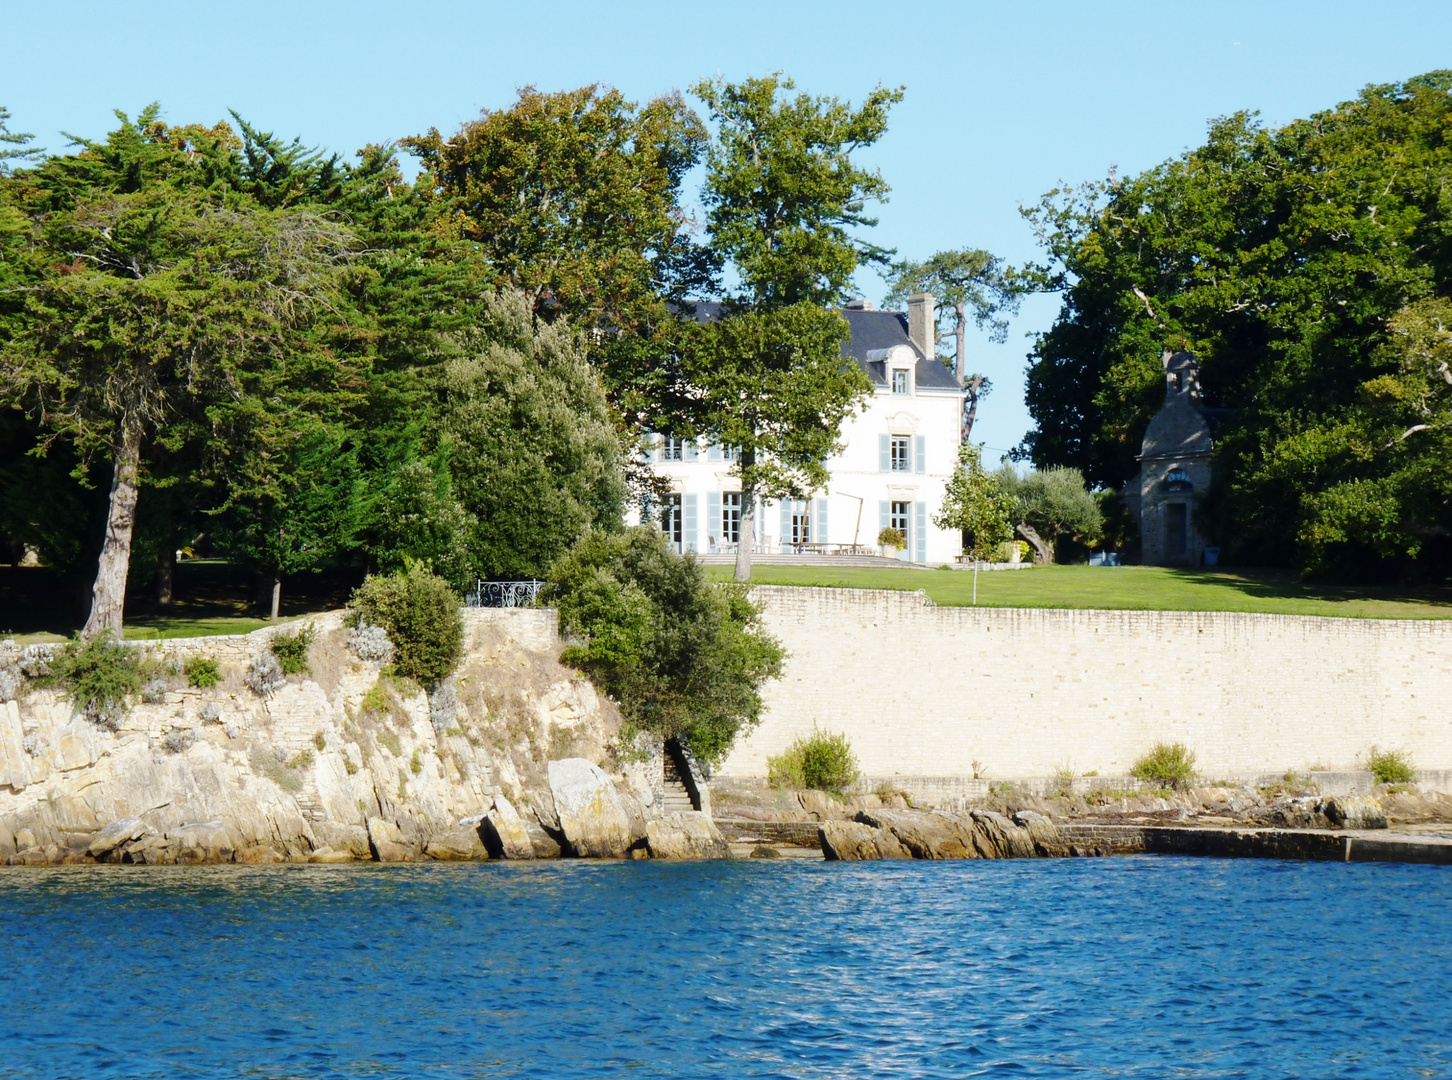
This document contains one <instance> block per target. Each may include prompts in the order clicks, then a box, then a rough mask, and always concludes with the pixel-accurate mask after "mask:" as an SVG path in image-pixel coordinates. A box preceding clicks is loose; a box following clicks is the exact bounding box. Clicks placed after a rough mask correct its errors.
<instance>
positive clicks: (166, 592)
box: [156, 533, 176, 607]
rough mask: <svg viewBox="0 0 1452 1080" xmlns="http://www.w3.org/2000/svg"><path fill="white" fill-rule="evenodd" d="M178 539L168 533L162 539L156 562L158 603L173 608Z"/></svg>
mask: <svg viewBox="0 0 1452 1080" xmlns="http://www.w3.org/2000/svg"><path fill="white" fill-rule="evenodd" d="M175 542H176V537H175V536H173V535H171V534H170V533H168V534H167V535H165V536H163V537H162V538H161V553H160V555H159V556H158V558H157V560H156V602H157V603H158V604H160V605H161V606H162V607H171V602H172V583H173V581H174V580H175V577H176V548H175V547H173V546H172V545H173V544H174V543H175Z"/></svg>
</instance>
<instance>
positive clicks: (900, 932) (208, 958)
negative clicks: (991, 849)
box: [0, 858, 1452, 1080]
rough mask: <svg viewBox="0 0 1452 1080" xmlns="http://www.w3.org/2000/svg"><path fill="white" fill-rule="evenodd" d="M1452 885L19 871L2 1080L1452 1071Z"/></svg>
mask: <svg viewBox="0 0 1452 1080" xmlns="http://www.w3.org/2000/svg"><path fill="white" fill-rule="evenodd" d="M1449 901H1452V874H1449V873H1447V871H1446V870H1445V868H1440V867H1418V866H1394V865H1377V864H1352V865H1349V866H1348V865H1344V864H1318V863H1274V862H1258V861H1252V860H1243V861H1219V860H1190V859H1169V858H1137V859H1097V860H1061V861H1022V862H969V863H940V864H923V863H909V864H887V863H884V864H821V863H802V862H797V861H794V860H780V861H771V862H767V861H763V862H759V863H758V862H732V863H715V864H697V865H666V864H639V863H564V862H562V863H547V864H546V863H542V864H536V865H501V864H486V865H436V866H411V867H377V866H359V867H333V866H309V867H256V868H246V867H187V868H183V867H177V868H128V867H114V868H111V867H94V868H80V867H75V868H70V867H65V868H55V869H35V870H23V869H18V868H17V869H14V870H8V871H5V872H3V873H0V925H3V926H4V927H5V937H4V944H3V945H0V956H3V958H4V961H5V964H4V970H5V973H6V976H7V981H6V985H7V986H8V987H9V988H10V994H9V995H8V997H9V1006H10V1007H9V1009H8V1010H7V1022H6V1024H5V1025H4V1027H3V1028H0V1075H4V1076H6V1077H25V1078H29V1077H53V1076H86V1077H141V1078H151V1077H158V1078H159V1077H207V1078H210V1077H222V1076H226V1077H233V1076H237V1077H249V1078H253V1077H255V1078H258V1080H273V1078H277V1080H282V1078H295V1077H309V1078H312V1077H339V1078H348V1080H355V1078H369V1080H374V1078H390V1080H391V1078H394V1077H429V1078H440V1080H444V1078H449V1080H452V1078H473V1077H490V1078H504V1077H540V1076H549V1077H565V1078H571V1077H616V1076H622V1077H623V1076H628V1077H632V1078H645V1077H684V1076H691V1077H696V1076H710V1077H715V1076H722V1077H783V1078H791V1080H805V1078H826V1077H831V1078H837V1077H854V1078H855V1077H879V1076H880V1077H923V1078H928V1077H965V1076H1014V1075H1022V1076H1033V1077H1059V1076H1064V1077H1145V1078H1148V1077H1155V1078H1159V1077H1236V1076H1246V1077H1252V1076H1253V1077H1262V1076H1269V1077H1282V1076H1284V1077H1299V1076H1305V1077H1318V1078H1321V1077H1326V1078H1330V1077H1353V1076H1354V1077H1358V1078H1362V1077H1404V1076H1437V1075H1449V1074H1452V933H1449V931H1452V904H1449Z"/></svg>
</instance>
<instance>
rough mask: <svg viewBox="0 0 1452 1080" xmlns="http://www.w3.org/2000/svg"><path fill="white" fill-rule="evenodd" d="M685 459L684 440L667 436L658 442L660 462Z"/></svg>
mask: <svg viewBox="0 0 1452 1080" xmlns="http://www.w3.org/2000/svg"><path fill="white" fill-rule="evenodd" d="M685 459H686V441H685V440H684V439H672V438H671V437H670V436H669V435H665V436H662V437H661V440H660V458H659V459H658V460H660V461H684V460H685Z"/></svg>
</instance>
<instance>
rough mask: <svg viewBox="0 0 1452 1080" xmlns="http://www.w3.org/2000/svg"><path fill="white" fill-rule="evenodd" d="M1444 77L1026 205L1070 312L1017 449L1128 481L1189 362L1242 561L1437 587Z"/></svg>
mask: <svg viewBox="0 0 1452 1080" xmlns="http://www.w3.org/2000/svg"><path fill="white" fill-rule="evenodd" d="M1449 91H1452V72H1448V71H1436V72H1431V73H1429V74H1427V75H1423V76H1420V77H1417V78H1413V79H1408V80H1407V81H1406V82H1403V83H1395V84H1385V85H1377V86H1369V87H1367V88H1366V89H1365V90H1364V91H1363V92H1362V93H1361V94H1360V95H1359V96H1358V97H1357V98H1356V99H1355V100H1352V101H1348V102H1344V103H1342V104H1340V105H1337V106H1336V107H1334V108H1331V109H1328V110H1326V111H1324V112H1319V113H1316V114H1314V115H1312V116H1311V117H1309V118H1307V119H1305V120H1297V121H1294V122H1292V123H1290V124H1287V125H1286V126H1284V127H1281V128H1277V129H1267V128H1266V127H1264V126H1263V125H1261V124H1260V123H1259V122H1258V121H1257V120H1256V118H1255V116H1254V115H1253V114H1248V113H1237V114H1235V115H1232V116H1228V117H1224V118H1221V119H1218V120H1216V121H1214V122H1213V123H1212V124H1211V125H1210V128H1209V133H1208V137H1207V139H1206V141H1205V143H1204V145H1202V146H1200V147H1197V148H1195V149H1193V150H1190V151H1187V152H1186V153H1184V154H1182V155H1181V156H1180V157H1178V158H1175V159H1172V160H1169V161H1166V162H1165V163H1163V164H1161V165H1159V166H1156V167H1155V168H1153V169H1149V170H1147V171H1146V172H1144V173H1142V174H1140V175H1138V176H1134V177H1130V178H1119V177H1115V176H1111V177H1110V178H1109V179H1108V180H1106V181H1104V182H1101V183H1097V184H1089V185H1085V186H1083V187H1081V188H1078V189H1074V190H1068V189H1059V190H1056V191H1053V192H1050V193H1049V194H1048V195H1047V196H1045V198H1044V200H1043V201H1042V202H1041V204H1040V205H1039V206H1037V207H1035V208H1033V209H1031V210H1030V211H1028V213H1029V216H1030V218H1031V220H1032V221H1033V222H1034V223H1035V225H1036V227H1037V228H1038V230H1039V233H1040V236H1041V238H1042V240H1043V242H1044V245H1045V247H1046V249H1047V250H1048V252H1049V254H1050V255H1051V256H1052V258H1053V260H1054V262H1055V270H1056V272H1057V274H1058V275H1059V285H1060V286H1061V287H1062V288H1063V290H1064V304H1063V308H1062V310H1061V312H1060V315H1059V318H1058V320H1057V321H1056V322H1055V324H1054V326H1053V327H1052V328H1051V329H1050V330H1049V331H1048V332H1047V333H1046V334H1044V335H1043V336H1042V337H1041V338H1040V339H1039V341H1038V343H1037V345H1036V347H1035V351H1034V354H1033V357H1032V365H1031V367H1030V371H1029V386H1028V403H1029V408H1030V411H1031V413H1032V415H1033V416H1034V419H1035V423H1036V428H1035V430H1034V431H1033V432H1032V433H1031V434H1030V435H1029V437H1028V439H1027V440H1026V442H1025V444H1024V447H1023V451H1024V452H1025V453H1026V454H1027V455H1028V456H1030V457H1031V458H1032V459H1033V460H1034V461H1035V462H1037V463H1039V464H1040V465H1063V466H1072V467H1075V468H1079V469H1082V470H1083V472H1084V474H1085V475H1086V476H1087V477H1089V479H1090V480H1091V481H1092V482H1094V483H1096V484H1101V485H1107V486H1117V485H1119V484H1121V483H1122V482H1124V481H1125V480H1126V479H1128V478H1129V477H1131V476H1132V475H1134V473H1135V470H1136V464H1135V461H1134V456H1135V454H1136V453H1138V451H1139V446H1140V440H1141V438H1142V436H1143V432H1144V428H1145V425H1146V424H1147V423H1148V420H1149V418H1150V417H1151V416H1152V415H1153V413H1154V412H1155V410H1156V409H1157V408H1158V405H1159V400H1160V396H1161V387H1162V384H1163V375H1162V372H1161V370H1160V366H1159V362H1158V357H1159V356H1160V354H1161V353H1162V352H1163V351H1164V350H1165V349H1166V348H1186V349H1191V350H1193V351H1195V352H1196V353H1197V354H1198V355H1199V356H1200V359H1201V381H1202V385H1203V388H1204V401H1205V404H1206V405H1207V406H1209V407H1210V408H1211V409H1212V410H1214V412H1213V413H1212V415H1213V416H1214V417H1215V418H1216V421H1217V426H1216V430H1215V437H1216V444H1217V445H1216V455H1215V459H1214V466H1215V476H1216V480H1215V486H1214V489H1213V491H1212V492H1210V493H1209V496H1208V498H1207V499H1206V500H1205V502H1204V505H1203V507H1202V512H1201V519H1202V523H1203V524H1204V526H1205V527H1206V528H1207V529H1208V530H1209V531H1210V532H1211V534H1212V536H1213V538H1214V539H1215V540H1216V541H1217V542H1219V543H1220V544H1221V545H1222V546H1223V547H1224V548H1225V549H1226V551H1227V555H1228V556H1229V557H1231V558H1233V559H1238V560H1240V561H1255V562H1261V563H1266V562H1269V563H1279V564H1283V565H1296V566H1299V567H1301V568H1303V569H1305V570H1308V571H1312V572H1340V573H1358V574H1363V575H1364V574H1368V573H1380V574H1416V573H1437V574H1440V573H1445V572H1446V571H1447V569H1448V567H1449V566H1452V544H1449V540H1448V537H1449V536H1452V486H1449V480H1452V477H1449V474H1448V470H1447V466H1446V462H1447V461H1448V457H1447V444H1446V442H1445V441H1444V440H1445V427H1444V426H1443V423H1444V421H1443V419H1442V416H1443V414H1442V413H1441V412H1440V409H1441V406H1440V404H1439V403H1440V402H1441V401H1443V400H1445V393H1446V391H1445V387H1446V386H1447V383H1446V382H1445V379H1444V377H1443V375H1442V374H1441V373H1440V372H1439V369H1438V366H1437V365H1438V361H1437V360H1435V359H1433V357H1434V356H1435V355H1436V346H1435V345H1433V344H1432V343H1434V342H1436V341H1438V340H1440V338H1439V335H1440V334H1441V333H1442V330H1441V329H1439V328H1440V327H1443V326H1445V319H1444V315H1443V314H1441V313H1442V312H1444V310H1445V309H1444V307H1443V306H1442V305H1443V304H1445V302H1446V301H1447V299H1448V297H1449V290H1452V239H1449V238H1452V230H1449V229H1448V227H1447V222H1448V215H1449V209H1452V206H1449V202H1448V191H1449V190H1452V183H1449V181H1452V146H1449V143H1448V140H1447V137H1446V132H1447V125H1448V123H1449V118H1452V98H1449Z"/></svg>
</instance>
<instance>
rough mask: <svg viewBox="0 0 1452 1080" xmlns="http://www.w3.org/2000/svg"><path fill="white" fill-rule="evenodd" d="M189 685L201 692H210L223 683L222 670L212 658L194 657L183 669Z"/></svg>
mask: <svg viewBox="0 0 1452 1080" xmlns="http://www.w3.org/2000/svg"><path fill="white" fill-rule="evenodd" d="M182 670H184V671H185V672H186V676H187V683H188V685H190V686H195V687H197V688H199V689H201V690H209V689H211V688H212V687H213V686H216V685H217V683H219V682H221V681H222V669H221V668H220V667H219V666H218V665H217V661H215V660H213V659H212V658H211V657H210V656H193V657H191V658H190V659H189V660H188V661H187V663H186V667H185V668H183V669H182Z"/></svg>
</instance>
